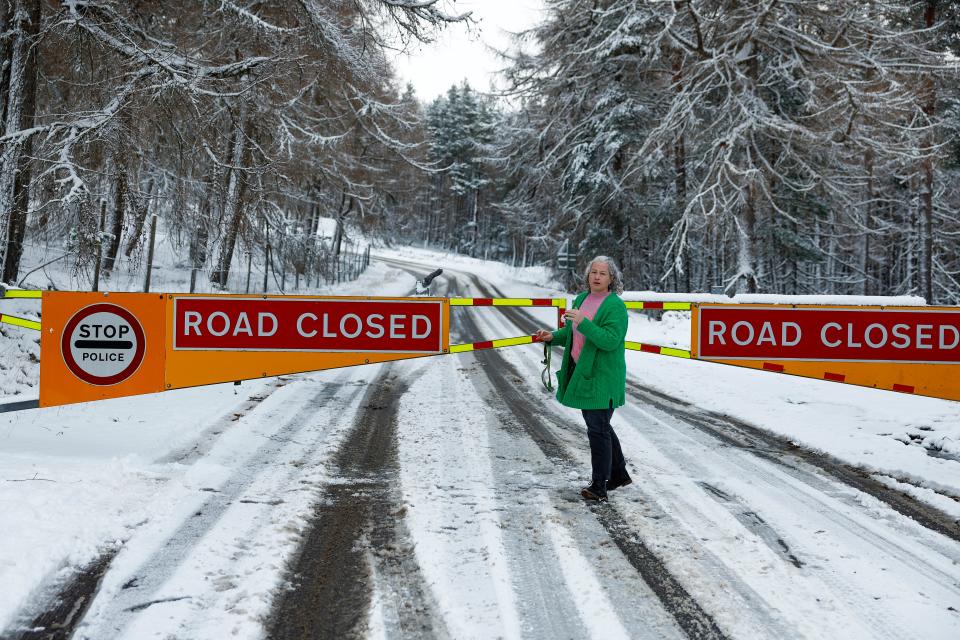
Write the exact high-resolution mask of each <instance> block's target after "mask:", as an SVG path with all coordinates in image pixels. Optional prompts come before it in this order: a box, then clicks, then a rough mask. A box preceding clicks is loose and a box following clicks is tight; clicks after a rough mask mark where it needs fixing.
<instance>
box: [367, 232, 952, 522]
mask: <svg viewBox="0 0 960 640" xmlns="http://www.w3.org/2000/svg"><path fill="white" fill-rule="evenodd" d="M376 253H377V254H378V255H384V256H389V257H394V258H396V259H404V258H406V259H411V258H415V257H416V256H418V255H421V250H420V249H409V248H408V249H406V250H403V251H386V250H383V249H379V250H377V252H376ZM419 259H420V260H423V261H425V262H426V263H427V264H430V265H436V266H437V267H444V266H447V265H449V266H450V267H451V268H455V269H463V270H467V271H469V272H471V273H476V274H477V275H480V276H482V277H483V278H485V279H487V280H489V281H490V282H493V283H496V285H497V286H498V287H499V288H500V290H501V291H502V292H503V294H504V295H505V296H511V297H566V298H567V299H568V302H569V301H572V299H573V297H574V296H573V295H572V294H567V293H564V292H563V291H562V290H560V289H558V288H557V286H556V283H553V282H551V281H550V280H549V277H548V276H547V274H544V273H543V272H542V271H541V269H542V267H534V268H526V269H524V268H514V267H510V266H508V265H504V264H500V263H489V262H484V261H482V260H476V259H473V258H467V257H463V256H448V255H445V254H442V253H440V252H422V255H421V257H420V258H419ZM641 297H642V296H641ZM722 297H723V296H721V298H722ZM828 297H829V296H828ZM831 298H832V297H831ZM896 300H897V302H896V304H905V303H910V304H918V303H920V304H922V300H919V299H912V298H909V297H905V298H897V299H896ZM887 304H893V303H892V302H887ZM535 313H536V312H535ZM547 313H549V312H547ZM660 315H661V319H660V320H653V319H652V318H651V316H650V315H649V314H647V313H645V312H639V311H637V312H631V314H630V327H629V329H628V333H627V339H628V340H633V341H637V342H643V343H649V344H656V345H661V346H667V347H677V348H681V349H689V348H690V346H689V345H690V335H691V333H690V319H689V318H690V314H689V312H684V311H669V312H664V313H662V314H660ZM541 317H542V318H543V321H544V326H545V327H547V326H550V325H549V323H550V322H551V318H550V317H549V316H548V315H544V314H543V313H541ZM554 326H555V325H554ZM505 337H509V336H499V335H497V336H494V335H490V336H484V337H479V336H478V337H475V338H474V339H476V340H481V339H494V338H505ZM558 353H559V352H558ZM557 366H558V365H557ZM627 370H628V373H629V375H630V376H632V377H633V378H635V379H636V380H638V381H641V382H642V383H643V384H645V385H648V386H651V387H653V388H656V389H658V390H660V391H663V392H664V393H668V394H670V395H672V396H674V397H677V398H680V399H682V400H686V401H688V402H691V403H693V404H696V405H698V406H701V407H704V408H707V409H709V410H712V411H715V412H719V413H722V414H726V415H730V416H733V417H736V418H739V419H741V420H744V421H746V422H748V423H751V424H753V425H755V426H759V427H761V428H763V429H766V430H768V431H771V432H773V433H776V434H779V435H782V436H785V437H788V438H791V439H793V440H794V441H796V442H797V443H800V444H802V445H804V446H805V447H808V448H810V449H813V450H815V451H824V452H827V453H830V454H831V455H833V456H836V457H837V458H840V459H841V460H844V461H846V462H848V463H850V464H853V465H857V466H860V467H862V468H864V469H866V470H868V471H871V472H874V473H876V474H877V475H878V477H880V478H882V479H886V481H887V482H891V481H896V482H899V483H909V484H911V485H914V489H912V490H911V491H910V493H911V494H913V495H915V496H916V497H917V498H919V499H921V500H925V501H927V502H929V503H930V504H932V505H934V506H936V507H937V508H939V509H941V510H944V511H946V512H947V513H950V514H951V515H954V516H956V517H958V518H960V403H958V402H952V401H949V400H939V399H936V398H925V397H922V396H912V395H906V394H898V393H892V392H889V391H882V390H877V389H868V388H865V387H857V386H854V385H846V384H838V383H833V382H827V381H821V380H812V379H808V378H801V377H797V376H786V375H780V374H774V373H770V372H766V371H756V370H751V369H743V368H739V367H732V366H729V365H722V364H717V363H712V362H699V361H690V360H683V359H678V358H671V357H667V356H659V355H652V354H647V353H640V352H632V351H629V352H627ZM931 454H939V456H942V457H938V455H931ZM924 489H927V490H926V491H924ZM930 490H935V491H936V492H940V493H941V494H946V496H948V497H945V496H944V495H937V494H936V493H934V492H933V491H930Z"/></svg>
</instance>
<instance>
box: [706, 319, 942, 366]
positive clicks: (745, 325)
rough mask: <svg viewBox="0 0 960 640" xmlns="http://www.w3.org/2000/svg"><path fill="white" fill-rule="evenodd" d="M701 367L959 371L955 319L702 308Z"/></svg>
mask: <svg viewBox="0 0 960 640" xmlns="http://www.w3.org/2000/svg"><path fill="white" fill-rule="evenodd" d="M697 342H698V344H697V353H698V357H699V358H701V359H704V360H711V359H714V360H834V361H846V362H925V363H926V362H935V363H960V311H946V310H942V309H931V310H924V309H910V310H905V309H849V308H843V309H838V308H832V307H824V308H810V307H805V308H799V309H797V308H783V307H757V306H744V305H730V306H719V305H718V306H713V305H703V306H701V307H700V309H699V314H698V326H697Z"/></svg>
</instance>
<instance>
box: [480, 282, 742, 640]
mask: <svg viewBox="0 0 960 640" xmlns="http://www.w3.org/2000/svg"><path fill="white" fill-rule="evenodd" d="M470 278H471V280H472V281H473V282H474V285H475V286H476V287H477V288H478V290H479V291H480V292H481V295H489V293H488V292H487V291H485V288H484V287H483V286H482V285H481V284H480V282H479V280H478V279H477V278H476V277H475V276H470ZM504 309H509V307H505V308H504ZM461 321H462V322H463V323H464V325H466V328H467V329H468V330H469V331H470V333H472V334H474V335H479V332H478V329H477V325H476V323H475V321H474V320H473V319H472V318H471V317H470V316H468V315H466V314H461ZM531 333H532V332H531ZM474 356H475V357H476V359H477V361H478V362H480V363H481V367H480V368H481V369H482V371H483V373H484V375H485V377H486V378H487V380H488V381H489V383H490V384H491V386H492V387H493V389H494V390H495V391H496V395H497V397H498V399H499V401H498V402H497V403H496V404H494V407H499V406H503V407H506V408H508V409H509V412H510V413H512V414H513V416H514V417H515V418H516V421H517V423H518V424H519V425H520V426H521V427H522V428H523V429H524V430H525V431H526V432H527V434H528V435H529V437H530V438H531V439H532V440H533V441H534V442H535V443H536V444H537V446H538V447H539V448H540V450H541V451H542V452H543V454H544V455H545V456H546V457H547V458H549V459H552V460H554V461H555V462H556V463H558V464H559V465H561V466H564V467H571V466H578V463H577V462H576V461H575V459H574V458H573V457H572V456H571V455H570V454H569V453H568V452H567V449H566V446H565V445H564V443H563V442H561V441H560V440H557V439H556V437H555V436H554V433H553V431H552V429H551V428H550V427H549V426H548V425H547V424H546V423H545V422H544V421H543V420H542V419H541V417H540V414H541V412H542V407H540V406H538V405H536V404H534V403H533V402H531V401H530V400H529V399H528V398H527V397H525V396H524V395H523V394H522V393H520V391H519V390H518V388H517V384H516V380H522V378H520V376H519V375H518V374H517V372H516V370H515V369H514V368H513V367H512V366H511V365H510V364H509V363H508V362H507V361H506V360H505V359H504V358H503V357H502V356H500V354H498V353H497V352H496V351H495V350H487V351H479V352H475V353H474ZM505 372H509V374H512V376H511V377H512V378H514V380H509V379H508V377H507V376H508V375H509V374H507V373H505ZM594 512H595V514H596V516H597V520H598V521H599V522H600V524H601V525H603V528H604V529H605V530H606V532H607V534H608V535H609V536H610V538H611V539H612V540H613V542H614V543H615V544H616V546H617V547H618V548H619V549H620V551H621V553H623V555H624V557H625V558H626V559H627V560H628V561H629V562H630V564H631V565H633V567H634V568H635V569H636V570H637V572H638V573H639V574H640V576H641V577H642V578H643V580H644V582H646V583H647V585H648V586H649V587H650V589H651V590H652V591H653V593H654V594H656V596H657V598H659V599H660V602H661V603H662V605H663V607H664V608H665V609H666V610H667V612H669V613H670V614H671V615H672V616H673V618H674V620H675V621H676V623H677V625H678V626H679V627H680V628H681V629H682V630H683V631H684V633H686V634H687V636H688V637H690V638H698V639H704V640H707V639H712V638H717V639H719V638H726V636H725V634H724V633H723V632H722V631H721V630H720V628H719V627H718V626H717V624H716V622H715V621H714V620H713V618H712V616H710V615H709V614H708V613H707V612H706V611H704V610H703V608H702V607H701V606H700V605H699V603H697V601H696V600H695V599H694V598H693V597H692V596H691V595H690V593H689V592H688V591H687V590H686V589H685V588H684V587H683V585H682V584H681V583H680V581H679V580H677V578H676V577H674V576H673V574H672V573H670V571H669V570H668V569H667V567H666V565H665V564H664V563H663V561H662V560H661V559H660V558H659V557H658V556H657V555H656V554H655V553H653V552H652V551H651V549H650V548H649V547H648V546H647V545H646V544H645V543H644V542H643V541H642V540H640V539H639V538H638V537H637V536H636V535H634V534H633V532H631V531H630V529H629V527H628V526H626V524H625V521H624V519H623V517H622V515H621V514H620V513H619V512H618V511H617V509H616V507H615V506H613V505H611V504H607V505H603V506H601V507H599V508H596V509H594Z"/></svg>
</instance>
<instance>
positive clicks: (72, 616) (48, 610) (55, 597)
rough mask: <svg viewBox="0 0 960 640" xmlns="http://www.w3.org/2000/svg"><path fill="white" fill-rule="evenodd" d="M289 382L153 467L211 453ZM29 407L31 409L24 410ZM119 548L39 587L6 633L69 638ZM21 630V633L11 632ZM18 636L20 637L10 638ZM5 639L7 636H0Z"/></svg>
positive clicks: (243, 405)
mask: <svg viewBox="0 0 960 640" xmlns="http://www.w3.org/2000/svg"><path fill="white" fill-rule="evenodd" d="M288 382H289V380H286V379H281V380H278V381H277V382H275V383H274V384H271V385H270V386H268V387H266V388H265V389H263V390H262V391H261V393H260V394H259V395H253V396H249V397H248V398H247V399H246V400H243V401H241V402H239V403H237V404H235V405H234V406H233V407H231V408H230V409H228V410H227V411H226V412H224V413H223V414H222V415H221V417H220V418H217V419H216V420H214V421H213V422H212V423H211V424H209V425H208V426H207V427H206V428H204V429H203V431H202V432H201V433H200V434H199V435H198V436H197V437H196V438H195V439H194V441H193V442H191V443H190V444H186V445H183V446H181V447H178V448H177V449H174V450H173V451H170V452H168V453H167V454H165V455H163V456H161V457H160V458H158V459H156V460H155V461H154V464H169V463H176V464H192V463H193V462H195V461H196V460H197V459H199V458H200V457H202V456H203V455H205V454H206V453H207V452H209V451H210V449H211V447H212V446H213V445H214V444H215V443H216V440H217V438H218V437H219V436H220V435H222V434H223V433H224V432H225V431H227V430H228V429H229V428H230V426H231V425H232V424H233V423H235V422H236V421H238V420H239V419H240V418H242V417H243V416H245V415H247V414H249V413H250V412H252V411H254V410H255V409H256V408H257V407H258V406H259V405H260V404H261V403H262V402H263V401H264V400H266V399H267V398H268V397H270V396H271V395H272V394H273V393H274V392H275V391H277V390H278V389H280V388H282V387H283V386H285V385H286V384H288ZM23 408H30V407H23ZM119 551H120V548H118V547H115V546H111V547H110V548H108V549H107V550H106V551H104V552H103V553H101V554H100V556H99V557H97V558H96V559H94V560H93V561H91V562H89V563H87V565H86V566H84V567H80V568H79V569H78V571H77V572H76V573H75V574H73V575H72V576H70V578H69V579H68V580H67V581H66V582H65V583H62V584H61V583H59V582H55V583H54V584H49V585H41V586H40V587H39V591H40V592H41V593H43V592H51V595H50V596H41V597H42V603H40V604H39V605H38V606H33V607H29V608H28V609H27V610H25V611H24V612H22V615H21V616H19V617H18V620H19V621H14V623H13V624H11V626H10V629H11V631H10V632H9V633H10V634H11V635H10V637H11V638H14V640H29V639H32V638H48V637H49V638H69V637H70V636H71V635H72V634H73V632H74V629H75V628H76V626H77V625H78V624H79V623H80V622H81V620H82V619H83V616H84V615H85V614H86V611H87V609H88V608H89V607H90V604H91V603H92V602H93V599H94V596H95V594H96V591H97V589H99V587H100V582H101V581H102V579H103V577H104V575H105V574H106V573H107V571H108V570H109V568H110V563H111V562H112V561H113V559H114V558H115V557H116V555H117V553H118V552H119ZM31 609H32V610H36V609H42V611H41V612H40V613H37V614H31V613H29V611H30V610H31ZM25 617H32V622H30V623H28V624H24V623H23V619H24V618H25ZM17 627H23V629H24V630H23V631H21V632H16V631H13V629H15V628H17ZM13 634H19V635H13ZM0 637H2V638H4V639H6V638H7V636H6V635H3V636H0Z"/></svg>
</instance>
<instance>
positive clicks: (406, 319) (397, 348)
mask: <svg viewBox="0 0 960 640" xmlns="http://www.w3.org/2000/svg"><path fill="white" fill-rule="evenodd" d="M42 304H43V326H42V329H41V339H40V349H41V354H42V357H41V359H40V406H42V407H47V406H53V405H59V404H66V403H71V402H84V401H89V400H101V399H106V398H116V397H122V396H129V395H136V394H141V393H154V392H158V391H164V390H168V389H180V388H184V387H193V386H198V385H205V384H215V383H220V382H232V381H239V380H249V379H252V378H261V377H268V376H276V375H282V374H288V373H300V372H304V371H317V370H321V369H333V368H338V367H348V366H353V365H358V364H369V363H374V362H386V361H390V360H403V359H407V358H416V357H422V356H429V355H436V354H440V353H448V352H449V326H448V325H449V318H450V307H449V302H448V301H447V300H446V299H444V298H371V297H352V298H345V297H329V296H328V297H316V296H312V297H311V296H239V295H215V296H211V295H188V294H182V295H181V294H151V293H84V292H44V293H43V299H42Z"/></svg>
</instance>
